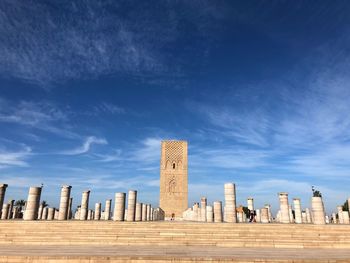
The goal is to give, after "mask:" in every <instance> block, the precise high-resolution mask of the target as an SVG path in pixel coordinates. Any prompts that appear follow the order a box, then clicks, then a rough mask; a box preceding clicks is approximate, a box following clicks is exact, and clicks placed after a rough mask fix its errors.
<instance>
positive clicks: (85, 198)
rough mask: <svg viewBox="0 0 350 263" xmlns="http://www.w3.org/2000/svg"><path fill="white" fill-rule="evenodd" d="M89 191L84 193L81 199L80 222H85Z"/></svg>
mask: <svg viewBox="0 0 350 263" xmlns="http://www.w3.org/2000/svg"><path fill="white" fill-rule="evenodd" d="M89 196H90V190H87V191H84V192H83V195H82V197H81V207H80V220H87V217H88V209H89Z"/></svg>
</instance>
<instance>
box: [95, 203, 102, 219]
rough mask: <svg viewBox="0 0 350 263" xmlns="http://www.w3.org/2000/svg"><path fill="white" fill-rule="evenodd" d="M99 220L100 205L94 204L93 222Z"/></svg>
mask: <svg viewBox="0 0 350 263" xmlns="http://www.w3.org/2000/svg"><path fill="white" fill-rule="evenodd" d="M100 219H101V203H96V204H95V216H94V220H100Z"/></svg>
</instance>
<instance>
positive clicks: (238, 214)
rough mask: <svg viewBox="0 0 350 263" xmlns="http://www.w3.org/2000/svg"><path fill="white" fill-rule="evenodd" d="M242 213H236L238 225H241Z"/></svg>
mask: <svg viewBox="0 0 350 263" xmlns="http://www.w3.org/2000/svg"><path fill="white" fill-rule="evenodd" d="M243 214H244V213H243V212H241V211H238V212H237V221H238V223H243Z"/></svg>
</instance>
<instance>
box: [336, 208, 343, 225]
mask: <svg viewBox="0 0 350 263" xmlns="http://www.w3.org/2000/svg"><path fill="white" fill-rule="evenodd" d="M337 211H338V220H339V224H344V219H343V207H342V206H341V205H338V206H337Z"/></svg>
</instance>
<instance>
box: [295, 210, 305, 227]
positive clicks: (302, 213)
mask: <svg viewBox="0 0 350 263" xmlns="http://www.w3.org/2000/svg"><path fill="white" fill-rule="evenodd" d="M295 220H296V219H295ZM301 222H302V223H303V224H306V223H307V216H306V212H305V211H302V212H301ZM295 223H296V222H295ZM297 224H298V223H297Z"/></svg>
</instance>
